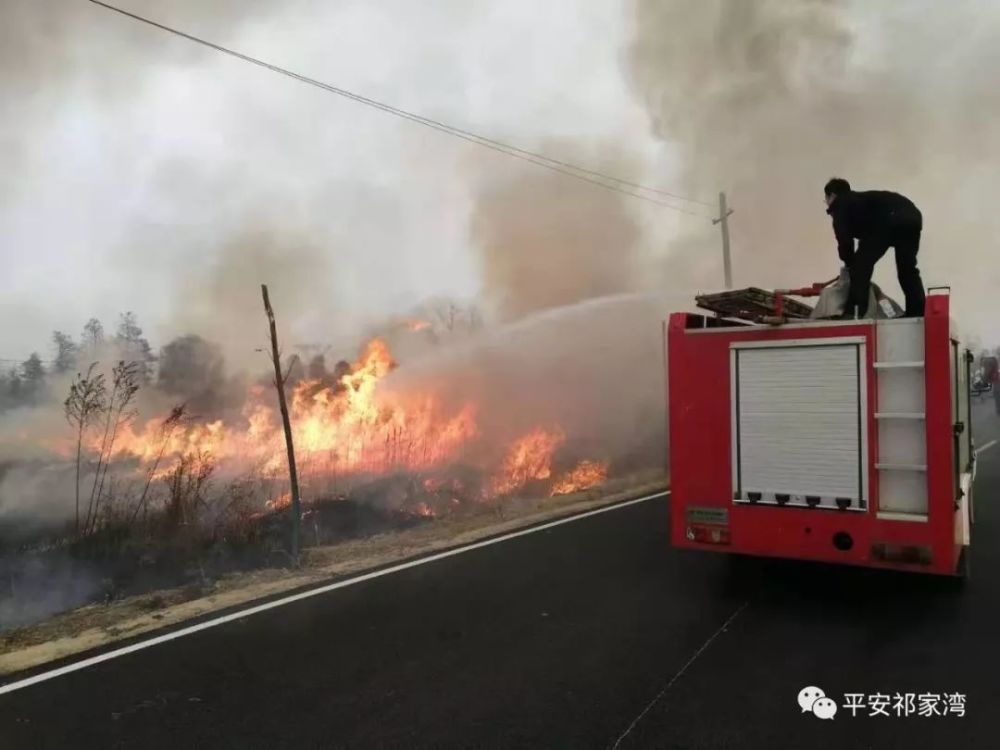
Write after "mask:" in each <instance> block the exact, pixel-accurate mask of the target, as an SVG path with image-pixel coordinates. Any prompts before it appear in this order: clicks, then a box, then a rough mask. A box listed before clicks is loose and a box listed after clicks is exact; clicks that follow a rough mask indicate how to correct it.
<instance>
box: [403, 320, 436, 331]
mask: <svg viewBox="0 0 1000 750" xmlns="http://www.w3.org/2000/svg"><path fill="white" fill-rule="evenodd" d="M399 324H400V326H402V327H403V328H405V329H406V330H407V331H412V332H413V333H416V332H417V331H425V330H427V329H428V328H430V327H431V324H430V322H429V321H426V320H417V319H416V318H405V319H403V320H401V321H399Z"/></svg>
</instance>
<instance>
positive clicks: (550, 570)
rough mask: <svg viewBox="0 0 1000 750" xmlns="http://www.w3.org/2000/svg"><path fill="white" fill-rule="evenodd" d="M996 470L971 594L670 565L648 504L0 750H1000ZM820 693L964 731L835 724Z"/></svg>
mask: <svg viewBox="0 0 1000 750" xmlns="http://www.w3.org/2000/svg"><path fill="white" fill-rule="evenodd" d="M988 407H989V408H987V405H983V406H981V407H979V408H978V409H977V415H976V422H977V426H978V430H977V440H978V442H979V443H980V445H982V444H985V443H986V442H988V441H990V440H993V439H995V438H997V437H1000V417H996V416H994V415H993V414H991V413H990V410H991V408H992V404H989V405H988ZM981 458H982V460H981V462H980V475H979V479H978V481H977V485H976V495H977V524H976V526H975V528H974V536H975V546H974V552H973V555H972V564H973V577H972V579H971V580H969V581H968V582H966V583H965V584H964V585H962V586H958V585H955V582H953V581H950V580H944V579H930V578H926V577H919V576H908V575H899V574H888V573H878V572H872V571H865V570H855V569H850V568H841V567H832V566H820V565H808V564H801V563H794V562H781V561H764V562H761V561H754V560H733V559H730V558H727V557H725V556H718V555H711V554H707V553H690V552H683V553H682V552H678V551H676V550H673V549H671V548H670V547H669V545H668V542H667V502H668V500H666V499H659V500H652V501H648V502H645V503H642V504H639V505H635V506H631V507H629V508H623V509H619V510H614V511H611V512H608V513H605V514H602V515H598V516H594V517H591V518H587V519H583V520H580V521H576V522H573V523H569V524H565V525H563V526H560V527H557V528H554V529H550V530H547V531H543V532H539V533H535V534H530V535H527V536H524V537H520V538H517V539H514V540H511V541H507V542H503V543H500V544H496V545H493V546H490V547H486V548H483V549H479V550H476V551H473V552H469V553H466V554H461V555H458V556H455V557H452V558H448V559H445V560H440V561H436V562H433V563H429V564H427V565H423V566H419V567H416V568H411V569H408V570H405V571H403V572H399V573H395V574H391V575H388V576H385V577H382V578H379V579H376V580H373V581H369V582H366V583H362V584H358V585H356V586H351V587H348V588H346V589H341V590H338V591H335V592H332V593H328V594H323V595H320V596H317V597H314V598H311V599H308V600H305V601H302V602H299V603H296V604H292V605H289V606H285V607H280V608H277V609H273V610H270V611H268V612H265V613H262V614H259V615H255V616H253V617H249V618H245V619H243V620H239V621H236V622H234V623H230V624H227V625H222V626H219V627H216V628H212V629H209V630H206V631H202V632H200V633H197V634H195V635H191V636H187V637H184V638H180V639H178V640H175V641H171V642H169V643H166V644H163V645H158V646H154V647H151V648H148V649H145V650H142V651H139V652H137V653H133V654H130V655H127V656H124V657H121V658H118V659H114V660H111V661H108V662H104V663H102V664H99V665H97V666H94V667H91V668H88V669H84V670H82V671H78V672H74V673H72V674H69V675H66V676H63V677H59V678H55V679H53V680H50V681H48V682H44V683H40V684H37V685H34V686H31V687H28V688H25V689H23V690H19V691H17V692H14V693H11V694H8V695H2V696H0V747H2V748H57V747H58V748H63V747H66V748H117V747H123V748H124V747H128V748H133V747H134V748H161V747H162V748H205V747H234V748H258V747H260V748H271V747H295V748H311V747H316V748H327V747H418V746H419V747H427V746H434V747H442V746H446V747H469V746H477V747H608V746H610V745H612V744H613V743H614V742H615V740H616V739H617V738H618V737H620V736H621V735H622V733H623V732H625V731H626V729H627V728H628V727H629V726H630V725H631V724H632V722H633V721H634V720H635V719H636V718H637V717H638V716H639V715H640V714H641V713H642V712H643V710H644V709H646V708H647V706H649V704H650V702H651V701H653V699H654V697H656V696H658V695H659V698H658V699H657V700H656V701H655V702H654V703H653V705H652V706H651V707H650V708H649V710H648V712H647V713H645V715H643V717H642V718H641V720H639V721H638V722H637V723H636V725H635V727H634V728H633V729H632V730H631V732H630V733H629V734H628V735H627V736H626V737H625V738H624V740H623V742H622V746H623V747H663V748H786V747H787V748H810V749H819V748H837V749H838V750H841V749H842V748H866V747H872V748H892V747H900V748H902V747H905V748H908V750H909V749H912V748H921V747H935V748H937V747H948V748H992V747H997V746H998V745H1000V742H998V740H997V738H996V736H995V735H996V726H997V714H996V708H995V707H997V706H1000V649H998V646H997V641H998V639H1000V635H998V632H1000V630H998V623H1000V587H998V586H997V584H996V582H995V579H994V575H995V571H997V570H998V569H1000V552H998V551H997V548H996V540H997V538H998V535H1000V512H998V511H997V509H996V508H995V507H993V505H994V499H995V498H996V497H997V489H998V488H1000V445H998V446H996V447H995V448H993V449H991V450H989V451H987V452H985V453H984V454H983V455H982V457H981ZM741 608H742V609H741ZM736 612H738V614H737V615H736V616H735V618H734V619H733V620H732V621H731V623H730V625H729V627H728V628H727V629H725V630H724V631H722V630H720V628H721V626H722V624H723V623H724V622H726V620H727V619H728V618H730V617H731V616H732V615H733V614H734V613H736ZM713 636H715V637H714V639H713ZM710 639H712V640H711V642H710V643H709V644H708V645H707V646H706V647H704V649H703V650H702V651H701V652H700V653H699V649H702V647H703V646H705V644H706V642H707V641H709V640H710ZM696 655H697V658H694V659H693V661H692V658H693V657H695V656H696ZM685 665H687V666H686V669H684V667H685ZM682 670H683V671H682ZM681 672H682V673H681ZM678 673H681V674H679V676H678ZM12 679H15V678H13V677H12V678H8V680H7V681H11V680H12ZM671 680H673V681H672V682H671ZM668 684H669V688H667V689H666V691H664V687H665V686H667V685H668ZM807 684H816V685H818V686H820V687H822V688H823V689H825V690H826V691H827V693H828V694H829V695H832V696H833V697H835V698H837V699H838V703H840V702H842V695H843V693H845V692H864V693H874V692H882V693H889V694H892V693H895V692H897V691H898V692H903V693H905V692H915V693H924V692H960V693H964V694H966V695H967V712H966V715H965V716H964V717H961V718H959V717H954V716H949V717H942V718H934V719H927V718H919V717H909V718H896V717H895V716H893V717H891V718H884V717H883V718H867V717H864V716H860V715H859V716H858V717H857V718H851V717H850V715H849V713H845V712H844V711H843V710H841V712H840V713H838V715H837V717H836V718H835V719H834V720H833V721H820V720H819V719H817V718H815V717H814V716H812V715H809V714H800V712H799V709H798V707H797V704H796V695H797V693H798V691H799V689H800V688H802V687H804V686H805V685H807ZM661 691H664V692H662V694H661Z"/></svg>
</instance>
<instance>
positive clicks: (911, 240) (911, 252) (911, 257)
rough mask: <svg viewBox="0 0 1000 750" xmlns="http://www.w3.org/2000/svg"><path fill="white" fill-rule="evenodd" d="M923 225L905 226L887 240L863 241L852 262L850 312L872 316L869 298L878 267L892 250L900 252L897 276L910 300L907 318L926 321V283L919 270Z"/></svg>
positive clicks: (859, 243) (862, 315) (873, 239)
mask: <svg viewBox="0 0 1000 750" xmlns="http://www.w3.org/2000/svg"><path fill="white" fill-rule="evenodd" d="M920 230H921V227H920V224H913V225H909V226H906V225H904V226H901V227H899V228H896V229H894V230H893V231H892V232H891V233H887V234H885V235H884V236H875V237H863V238H861V239H860V240H859V241H858V250H857V252H856V253H855V254H854V257H853V258H852V259H851V264H850V268H849V270H850V272H851V292H850V296H849V297H848V300H847V310H846V311H845V312H847V313H848V314H849V315H852V313H853V312H854V311H857V317H859V318H863V317H864V316H865V315H866V314H867V312H868V298H869V296H870V295H871V291H870V285H871V280H872V271H874V270H875V264H876V263H877V262H878V261H879V260H880V259H881V258H882V256H883V255H885V254H886V251H888V249H889V248H890V247H894V248H896V276H897V278H898V279H899V286H900V287H901V288H902V290H903V294H904V295H905V297H906V317H908V318H916V317H923V314H924V282H923V281H922V280H921V278H920V271H919V270H918V269H917V252H918V251H919V250H920Z"/></svg>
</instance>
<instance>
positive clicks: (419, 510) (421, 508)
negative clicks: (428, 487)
mask: <svg viewBox="0 0 1000 750" xmlns="http://www.w3.org/2000/svg"><path fill="white" fill-rule="evenodd" d="M413 512H414V513H415V514H416V515H418V516H420V517H421V518H434V516H435V513H434V510H433V509H432V508H431V506H429V505H428V504H427V503H417V507H416V508H414V510H413Z"/></svg>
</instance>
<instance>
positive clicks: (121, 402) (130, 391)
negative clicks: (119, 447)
mask: <svg viewBox="0 0 1000 750" xmlns="http://www.w3.org/2000/svg"><path fill="white" fill-rule="evenodd" d="M138 378H139V365H138V364H137V363H135V362H124V361H119V362H118V364H117V365H115V367H114V369H113V370H112V374H111V396H110V398H108V400H107V403H106V406H105V409H104V413H105V421H104V438H103V439H102V440H101V452H100V455H99V456H98V458H97V473H96V474H95V475H94V486H93V487H92V488H91V491H90V503H89V505H88V508H87V518H86V520H85V522H84V531H85V532H89V531H91V530H93V527H94V526H95V524H96V522H97V511H98V509H99V508H100V505H101V493H102V492H103V490H104V482H105V480H106V478H107V475H108V470H109V469H110V468H111V457H112V454H113V452H114V447H115V440H116V439H117V437H118V432H119V431H120V430H121V428H122V427H124V426H125V425H126V424H128V423H129V422H131V421H132V420H133V419H134V418H135V416H136V412H135V410H134V409H133V408H132V402H133V400H134V399H135V394H136V393H137V392H138V391H139V383H138ZM102 469H103V473H102Z"/></svg>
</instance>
